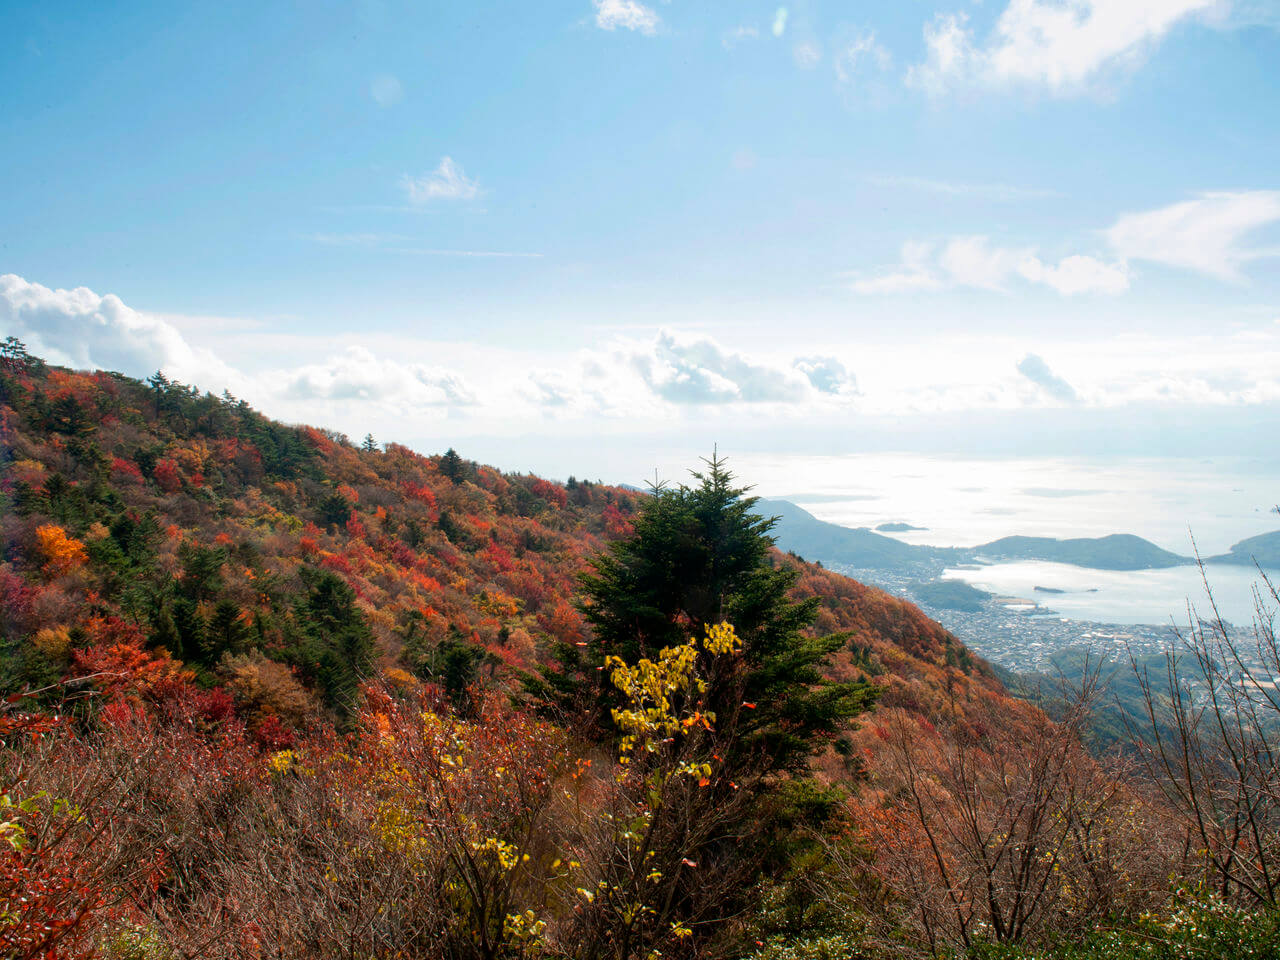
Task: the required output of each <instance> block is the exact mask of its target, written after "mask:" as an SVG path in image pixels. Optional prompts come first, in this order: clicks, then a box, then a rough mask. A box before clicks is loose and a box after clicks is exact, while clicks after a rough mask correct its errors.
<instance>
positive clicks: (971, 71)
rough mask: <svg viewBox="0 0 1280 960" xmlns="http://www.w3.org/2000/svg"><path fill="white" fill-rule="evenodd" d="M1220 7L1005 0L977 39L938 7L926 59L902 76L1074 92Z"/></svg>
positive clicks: (927, 83)
mask: <svg viewBox="0 0 1280 960" xmlns="http://www.w3.org/2000/svg"><path fill="white" fill-rule="evenodd" d="M1219 8H1220V4H1219V2H1218V0H1010V3H1009V5H1008V6H1007V7H1006V8H1005V10H1004V12H1003V13H1001V14H1000V17H999V19H998V20H997V21H996V25H995V28H994V29H993V31H992V33H991V35H990V36H989V37H988V38H987V40H986V41H985V42H984V43H983V42H978V41H977V40H976V39H975V37H974V34H973V31H972V30H971V29H970V27H969V23H968V17H967V16H966V15H965V14H964V13H942V14H938V15H937V16H936V17H935V18H934V19H933V20H932V21H930V22H929V23H928V24H926V25H925V28H924V41H925V48H926V56H925V59H924V61H923V62H922V63H918V64H916V65H914V66H912V67H911V68H910V69H909V70H908V71H907V75H906V81H907V84H908V85H909V86H914V87H917V88H920V89H922V90H925V91H927V92H928V93H930V94H935V95H937V94H942V93H945V92H947V91H950V90H953V89H956V88H959V87H975V86H976V87H987V88H999V87H1007V86H1027V87H1031V88H1037V89H1043V90H1046V91H1048V92H1049V93H1051V94H1054V95H1057V96H1069V95H1072V94H1078V93H1081V92H1085V91H1087V90H1089V89H1090V88H1091V86H1092V85H1093V84H1094V83H1095V82H1096V81H1098V80H1099V79H1100V78H1103V77H1105V76H1107V75H1109V74H1110V73H1112V72H1113V71H1116V70H1123V69H1125V68H1132V67H1133V66H1134V65H1135V64H1138V63H1140V62H1141V61H1142V60H1143V58H1144V57H1145V56H1146V55H1147V54H1148V53H1149V52H1150V51H1151V50H1152V49H1154V48H1155V47H1156V46H1157V45H1158V44H1159V43H1160V41H1161V40H1162V39H1163V38H1164V36H1165V35H1166V34H1167V33H1168V32H1169V31H1170V30H1171V29H1172V28H1173V27H1174V26H1175V25H1176V24H1178V23H1180V22H1183V21H1185V20H1188V19H1190V18H1192V17H1194V16H1196V15H1206V14H1210V13H1212V12H1214V11H1215V10H1217V9H1219Z"/></svg>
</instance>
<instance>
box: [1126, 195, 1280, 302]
mask: <svg viewBox="0 0 1280 960" xmlns="http://www.w3.org/2000/svg"><path fill="white" fill-rule="evenodd" d="M1278 221H1280V190H1251V191H1238V192H1220V193H1205V194H1201V195H1200V196H1199V197H1197V198H1196V199H1194V200H1187V201H1185V202H1183V203H1175V204H1172V205H1171V206H1167V207H1161V208H1160V209H1158V210H1148V211H1145V212H1143V213H1130V214H1126V215H1124V216H1122V217H1121V218H1120V219H1119V220H1117V221H1116V223H1115V225H1114V226H1112V227H1111V229H1109V230H1108V231H1107V239H1108V241H1110V243H1111V246H1112V247H1113V248H1114V249H1115V251H1116V253H1117V254H1118V255H1119V256H1121V257H1123V258H1125V259H1131V260H1147V261H1151V262H1153V263H1163V264H1166V265H1168V266H1171V267H1181V268H1183V269H1186V270H1195V271H1198V272H1200V273H1207V274H1209V275H1211V276H1215V277H1219V278H1221V279H1223V280H1240V279H1241V278H1242V272H1241V270H1242V267H1243V266H1244V264H1245V263H1247V262H1248V261H1250V260H1253V259H1258V258H1261V257H1264V256H1271V257H1274V256H1277V255H1278V252H1277V251H1275V250H1268V249H1264V248H1249V247H1247V246H1245V245H1244V242H1243V241H1244V240H1245V238H1246V236H1247V235H1248V234H1249V233H1250V232H1251V231H1254V230H1257V229H1259V228H1260V227H1264V226H1266V225H1268V224H1271V223H1275V222H1278Z"/></svg>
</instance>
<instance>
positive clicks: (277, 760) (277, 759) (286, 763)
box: [267, 750, 297, 773]
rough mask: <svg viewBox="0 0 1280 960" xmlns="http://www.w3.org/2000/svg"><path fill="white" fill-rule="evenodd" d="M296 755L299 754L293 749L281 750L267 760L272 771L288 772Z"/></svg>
mask: <svg viewBox="0 0 1280 960" xmlns="http://www.w3.org/2000/svg"><path fill="white" fill-rule="evenodd" d="M296 757H297V754H295V753H294V752H293V751H292V750H280V751H278V752H276V753H273V754H272V755H271V757H270V758H269V759H268V760H267V766H268V767H269V768H270V769H271V772H272V773H287V772H288V771H289V768H290V767H292V766H293V762H294V760H295V759H296Z"/></svg>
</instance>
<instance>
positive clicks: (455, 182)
mask: <svg viewBox="0 0 1280 960" xmlns="http://www.w3.org/2000/svg"><path fill="white" fill-rule="evenodd" d="M400 185H401V186H402V187H403V188H404V191H405V193H406V194H407V195H408V197H409V202H410V203H428V202H430V201H432V200H471V199H473V198H474V197H475V196H476V195H477V194H478V193H479V192H480V187H479V185H478V184H477V183H476V182H475V181H474V180H471V179H469V178H468V177H467V175H466V173H465V172H463V169H462V167H461V166H460V165H458V164H457V163H455V162H454V161H453V158H452V157H442V158H441V159H440V164H439V165H438V166H437V167H436V168H435V170H433V171H431V173H428V174H424V175H423V176H420V177H411V176H409V175H408V174H405V176H403V177H401V178H400Z"/></svg>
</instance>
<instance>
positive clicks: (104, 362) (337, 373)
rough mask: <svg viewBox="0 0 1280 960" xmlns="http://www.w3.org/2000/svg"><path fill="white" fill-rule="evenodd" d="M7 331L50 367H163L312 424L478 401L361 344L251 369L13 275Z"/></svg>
mask: <svg viewBox="0 0 1280 960" xmlns="http://www.w3.org/2000/svg"><path fill="white" fill-rule="evenodd" d="M243 334H244V331H243V330H241V331H240V335H243ZM6 335H12V336H16V337H18V338H19V339H21V340H23V341H25V342H26V344H27V347H28V349H30V350H31V352H32V353H34V354H36V355H37V356H41V357H44V358H45V359H47V360H49V361H50V362H52V363H56V364H60V365H64V366H70V367H74V368H77V369H82V370H84V369H105V370H117V371H120V372H121V373H125V374H128V375H130V376H134V377H146V376H149V375H150V374H152V373H154V372H155V371H156V370H163V371H164V372H165V374H167V375H168V376H170V377H172V378H173V379H175V380H178V381H181V382H183V383H188V384H191V385H193V386H196V387H198V388H199V389H200V390H207V391H212V392H214V393H220V392H221V391H223V390H230V391H231V392H232V393H233V394H236V395H237V396H242V397H244V398H245V399H247V400H249V401H250V402H251V403H254V404H257V405H260V406H262V407H263V408H265V410H266V411H267V412H268V413H269V414H270V413H274V414H275V415H276V416H283V417H286V418H288V419H305V420H307V421H309V422H317V421H320V420H322V419H323V418H324V417H334V418H337V417H342V416H346V415H347V414H348V411H346V410H345V409H344V408H345V407H346V406H349V405H350V404H352V403H356V404H357V405H360V404H368V408H369V409H376V410H382V411H398V412H400V413H408V412H411V411H415V410H421V409H423V408H426V407H436V408H449V409H454V408H459V407H468V406H471V405H473V404H475V403H476V402H477V400H476V396H475V394H474V393H473V391H472V390H471V388H470V387H469V386H468V384H467V382H466V380H465V379H464V378H463V377H462V376H461V375H460V374H458V373H456V372H454V371H451V370H446V369H443V368H440V367H434V366H428V365H425V364H420V363H413V362H410V361H403V360H393V359H387V358H381V357H377V356H375V355H374V354H373V353H371V352H370V351H369V350H367V349H365V348H363V347H359V346H355V347H351V348H350V349H348V350H347V351H346V352H345V353H343V354H339V355H336V356H331V357H329V358H327V359H325V360H323V361H321V362H319V363H311V364H304V365H299V366H292V367H283V368H279V369H274V370H267V371H263V372H260V373H256V374H250V373H246V372H244V371H242V370H239V369H236V368H235V367H232V366H231V365H229V364H227V363H225V362H223V361H222V360H221V359H220V358H219V357H218V356H217V355H215V354H214V353H213V352H212V351H210V350H206V349H197V348H194V347H192V345H191V344H190V343H189V342H188V341H187V340H186V338H185V337H184V336H183V334H182V333H181V332H180V331H179V330H178V328H177V327H176V326H174V325H173V324H172V323H171V322H169V321H168V320H166V319H164V318H162V317H159V316H156V315H154V314H150V313H144V312H141V311H138V310H134V309H132V308H131V307H128V306H126V305H125V304H124V303H123V302H122V301H121V300H120V298H119V297H116V296H114V295H111V294H106V295H99V294H97V293H94V292H93V291H92V290H89V289H87V288H86V287H77V288H76V289H75V290H50V289H49V288H48V287H43V286H41V285H40V284H37V283H29V282H27V281H26V280H24V279H22V278H21V277H17V276H14V275H12V274H6V275H4V276H0V336H6ZM317 404H318V405H319V406H317Z"/></svg>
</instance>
